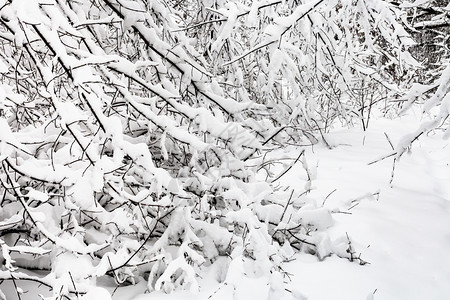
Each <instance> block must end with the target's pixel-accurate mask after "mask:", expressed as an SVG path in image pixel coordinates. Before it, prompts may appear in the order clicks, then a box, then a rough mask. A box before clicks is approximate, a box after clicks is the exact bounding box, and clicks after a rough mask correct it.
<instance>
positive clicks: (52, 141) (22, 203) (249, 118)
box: [0, 0, 408, 298]
mask: <svg viewBox="0 0 450 300" xmlns="http://www.w3.org/2000/svg"><path fill="white" fill-rule="evenodd" d="M207 2H208V1H205V3H201V2H189V1H188V2H186V3H185V4H183V5H185V6H182V7H181V8H177V6H179V5H180V2H178V1H177V2H176V4H175V3H172V2H170V1H145V0H136V1H128V0H95V1H78V0H76V1H75V0H74V1H72V0H13V1H1V2H0V14H1V15H0V39H1V41H2V43H1V48H2V49H1V52H0V73H1V78H0V80H1V81H0V115H1V118H0V129H1V130H0V161H1V168H0V183H1V187H0V192H1V194H2V200H1V207H0V229H1V234H0V245H1V248H2V254H1V257H2V260H3V266H2V267H1V270H0V280H3V279H13V280H34V281H37V282H40V283H42V284H44V285H46V286H49V287H50V288H52V289H53V291H54V296H55V298H59V297H60V296H61V295H66V296H67V297H70V296H71V295H79V294H85V293H87V294H86V296H87V295H89V294H91V295H97V294H98V293H101V292H98V290H96V289H94V288H93V286H95V282H96V279H97V278H99V277H101V276H105V275H107V276H111V277H113V278H114V279H115V280H116V282H117V283H118V284H125V283H135V282H136V281H139V280H147V282H148V284H147V286H148V290H149V291H152V290H163V291H165V292H170V291H172V290H174V289H177V288H187V289H190V290H194V291H195V290H197V289H198V283H197V281H196V272H197V271H198V269H199V267H200V266H205V265H206V266H208V265H210V264H212V263H213V262H214V261H216V260H217V259H218V258H219V257H221V256H228V257H230V258H231V262H230V263H229V269H230V272H229V274H228V275H227V276H226V279H225V280H232V277H233V276H234V275H233V274H234V273H235V272H239V270H240V268H246V269H245V273H246V274H255V275H258V274H263V273H267V272H269V271H271V270H272V271H280V270H281V269H280V266H281V263H282V262H283V260H285V259H286V258H288V257H289V256H290V255H291V254H292V248H294V249H297V250H300V251H307V252H310V253H314V254H316V255H317V256H318V257H319V258H321V259H323V258H324V257H326V256H327V255H330V253H331V252H333V246H332V245H331V243H330V241H329V239H328V238H327V236H326V233H325V230H326V228H327V227H329V226H331V225H332V218H331V215H330V212H329V211H328V210H326V209H324V208H320V207H316V206H315V204H314V202H313V201H308V199H307V198H305V197H304V195H305V193H304V192H303V191H294V190H293V189H292V188H281V187H278V186H276V183H277V182H276V181H277V180H278V179H279V177H280V176H276V175H275V176H276V177H274V178H273V179H271V180H268V182H261V181H258V180H256V176H255V173H256V171H257V170H258V169H262V168H264V166H265V164H266V162H265V161H264V156H259V154H260V153H262V152H263V151H265V150H267V149H270V148H271V147H273V146H274V143H278V144H281V145H283V144H284V143H289V142H295V143H297V142H298V141H299V140H301V139H302V138H304V137H306V139H307V140H308V141H309V142H310V143H311V142H312V143H315V142H317V141H318V139H319V137H320V135H319V136H318V133H317V131H322V129H323V130H325V129H326V128H328V127H329V126H330V125H331V123H330V122H332V121H333V120H334V119H336V118H343V119H346V120H347V119H348V120H350V119H351V118H352V116H351V112H353V114H354V115H356V116H357V117H360V116H361V117H362V116H363V114H362V111H364V110H365V108H364V107H358V106H355V105H356V104H355V101H356V100H355V99H356V98H354V97H350V96H351V94H352V93H353V92H354V89H355V88H357V87H359V86H360V84H361V83H360V82H361V81H358V82H357V83H356V84H354V82H353V81H354V80H369V79H370V78H373V79H374V80H376V81H378V82H385V81H384V80H385V78H384V77H381V76H388V75H387V74H388V73H383V72H378V71H377V72H375V71H374V72H373V73H372V71H371V70H369V69H367V65H369V64H370V63H371V62H372V61H376V62H379V63H380V64H381V65H382V66H384V65H385V64H386V62H389V63H392V60H394V61H395V59H394V58H393V57H392V56H390V54H389V53H391V52H392V51H397V52H396V53H397V54H398V55H399V57H400V60H399V61H403V58H405V57H406V58H408V55H407V52H406V50H405V49H406V48H401V46H407V45H408V43H405V42H404V41H403V39H404V36H403V34H404V32H403V31H402V27H399V25H398V23H397V22H396V20H397V17H399V16H397V15H395V14H394V13H392V11H393V10H392V7H390V6H389V5H388V4H386V2H384V1H365V2H363V3H364V5H363V4H361V1H358V2H355V3H353V2H352V1H323V0H320V1H307V2H306V3H298V2H296V1H287V2H282V3H281V2H280V1H273V2H252V4H251V5H250V3H247V4H248V5H246V3H244V2H242V3H239V2H226V3H225V2H220V1H218V2H215V3H213V4H211V3H209V4H208V3H207ZM219 2H220V3H219ZM205 11H208V13H206V12H205ZM209 13H211V14H209ZM195 14H198V15H199V16H202V15H203V16H204V22H205V23H204V24H195V25H192V24H191V25H192V26H191V25H186V24H184V22H185V21H186V20H188V21H192V20H193V18H192V16H193V15H195ZM215 14H219V15H222V19H220V20H217V19H209V18H210V17H211V16H212V15H215ZM355 15H357V16H358V18H359V19H358V20H362V21H364V20H366V21H367V22H363V25H364V26H363V28H360V29H356V28H355V26H357V25H355V23H348V22H349V20H353V19H352V18H353V17H354V16H355ZM202 18H203V17H202ZM375 19H376V20H377V21H376V22H375ZM352 22H353V21H352ZM355 22H356V21H355ZM207 24H214V26H217V32H214V31H208V30H204V27H203V26H204V25H207ZM258 24H259V25H258ZM387 24H389V26H388V27H387ZM374 25H376V26H375V27H374ZM377 26H378V27H377ZM391 26H393V27H391ZM193 28H195V29H196V30H195V31H194V33H195V34H192V32H190V30H191V29H193ZM199 28H203V29H201V30H200V29H199ZM387 28H388V29H387ZM202 30H204V31H202ZM248 32H252V34H247V33H248ZM373 32H381V33H380V34H381V36H382V37H384V38H385V39H386V42H385V45H388V46H389V49H387V50H383V51H384V52H382V53H380V52H377V51H379V50H380V44H379V43H375V42H373V40H371V39H369V37H370V38H372V39H375V38H377V36H378V35H373V34H374V33H373ZM372 35H373V36H372ZM356 37H358V38H356ZM388 37H389V38H391V39H388ZM224 48H226V49H227V51H223V50H222V49H224ZM401 49H403V50H401ZM381 54H383V55H384V56H383V55H381ZM402 55H403V56H402ZM381 56H382V57H383V59H381ZM360 64H363V65H362V66H360ZM381 69H383V68H381ZM388 87H389V88H390V89H391V90H395V89H394V88H391V86H388ZM358 109H361V113H358V111H357V110H358ZM264 147H265V148H264ZM301 155H302V154H300V155H299V158H300V156H301ZM303 158H304V157H303ZM297 160H298V159H297ZM303 165H304V166H305V170H307V171H308V168H307V164H306V161H304V162H303ZM308 172H309V171H308ZM282 174H283V173H282ZM282 174H281V175H282ZM307 190H308V188H307ZM309 202H311V203H309ZM336 249H337V248H336ZM242 262H245V263H244V264H243V265H241V264H242ZM18 268H28V269H44V270H48V271H50V272H49V274H48V275H47V276H46V277H37V276H31V275H27V274H25V273H22V272H21V271H20V269H18ZM92 297H95V296H92Z"/></svg>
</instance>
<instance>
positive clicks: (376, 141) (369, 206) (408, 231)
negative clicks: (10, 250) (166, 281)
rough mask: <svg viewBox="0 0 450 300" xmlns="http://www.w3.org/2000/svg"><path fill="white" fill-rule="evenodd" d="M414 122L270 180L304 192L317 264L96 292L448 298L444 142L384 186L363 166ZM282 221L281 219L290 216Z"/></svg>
mask: <svg viewBox="0 0 450 300" xmlns="http://www.w3.org/2000/svg"><path fill="white" fill-rule="evenodd" d="M419 122H420V121H419V120H417V117H414V116H411V115H410V116H406V117H403V118H402V119H399V120H391V121H389V120H377V121H374V126H373V127H372V128H369V130H368V131H366V132H362V131H360V130H358V129H350V130H348V129H342V130H337V131H335V132H332V133H330V134H328V135H327V136H326V138H327V139H328V142H329V144H330V145H331V146H332V149H329V148H327V147H325V146H324V145H316V146H314V147H309V148H303V149H304V150H305V154H304V155H305V156H306V157H307V158H308V162H309V167H310V169H311V170H312V169H314V171H311V173H313V174H315V176H313V178H312V180H311V181H310V180H308V175H307V173H306V171H305V168H304V164H303V163H302V162H297V163H296V164H295V165H294V166H293V167H292V168H291V169H290V170H289V171H288V172H287V173H286V174H285V176H283V177H282V179H280V180H281V181H282V183H283V184H285V185H289V186H290V187H291V188H292V189H294V190H295V189H299V190H302V189H303V188H304V186H305V185H311V190H310V192H309V193H307V194H304V195H302V196H300V198H299V199H301V201H304V202H305V203H309V207H308V206H306V205H305V206H303V209H302V210H303V211H304V214H303V217H304V218H308V216H309V215H308V212H310V215H311V214H312V215H314V218H313V219H310V220H311V222H312V223H314V224H315V225H316V226H317V227H319V229H320V228H321V227H320V226H321V225H322V226H324V227H329V226H330V225H331V223H332V224H333V225H332V226H331V227H329V228H328V229H327V230H320V232H322V233H321V234H322V235H325V236H326V238H325V239H322V241H326V242H322V243H323V247H325V244H326V245H327V246H326V247H330V248H332V249H333V250H334V252H333V253H328V254H327V255H325V257H323V258H322V259H319V258H318V257H317V256H314V255H310V254H307V253H301V254H295V251H293V249H289V248H290V247H288V248H285V249H284V250H285V253H286V254H287V255H288V256H289V259H290V261H289V262H287V263H284V264H283V273H277V272H274V273H267V274H255V273H253V272H254V270H255V268H254V265H253V264H254V262H252V261H251V260H249V259H246V258H245V257H243V256H237V257H232V256H224V257H222V258H220V259H217V260H216V261H215V262H214V263H213V264H212V265H202V266H201V267H200V268H198V269H197V270H196V272H197V280H198V282H199V285H200V289H199V290H198V291H194V292H193V291H191V292H189V291H184V292H183V291H175V292H174V293H172V294H164V293H163V292H153V293H150V294H145V293H146V291H147V282H146V281H145V280H141V281H140V282H139V283H138V284H137V285H134V286H125V287H120V288H118V289H116V287H115V284H114V282H113V281H112V280H111V279H108V278H106V277H105V278H101V279H99V280H97V285H98V286H99V287H102V288H106V289H107V290H109V292H110V293H113V299H117V300H119V299H120V300H122V299H123V300H125V299H136V300H138V299H139V300H147V299H169V300H172V299H208V298H209V299H266V298H268V299H306V298H307V299H311V300H314V299H317V300H319V299H349V300H352V299H355V300H356V299H372V298H371V297H374V299H445V298H446V296H448V295H449V293H450V288H449V286H448V282H449V280H450V271H449V270H450V262H449V259H448V253H449V252H450V241H449V239H448V237H449V236H450V218H449V216H450V188H449V187H450V185H449V182H450V175H449V172H448V170H449V168H450V154H449V153H450V152H449V151H448V149H449V148H448V147H449V145H448V141H445V140H443V139H442V133H441V132H440V131H433V132H430V133H429V134H428V135H427V136H424V137H422V138H421V139H420V140H419V142H418V143H416V144H414V146H413V148H412V151H411V153H410V154H405V155H404V156H402V158H401V159H400V161H399V162H398V163H397V165H396V167H395V170H394V176H393V178H392V167H393V158H391V159H385V160H382V161H380V162H377V163H374V164H369V163H371V162H373V161H374V160H377V159H378V158H380V157H382V156H384V155H386V154H388V153H389V152H390V151H392V149H391V146H390V143H389V140H390V141H391V142H392V144H393V145H395V144H396V143H398V142H400V141H401V139H402V138H403V137H404V135H405V134H407V133H409V132H411V131H413V130H414V129H415V128H416V127H417V124H418V123H419ZM375 125H376V126H375ZM387 137H388V138H389V140H388V138H387ZM301 150H302V149H298V148H291V149H289V151H286V152H285V153H284V155H285V157H290V158H292V159H295V158H296V156H297V155H298V152H299V151H301ZM260 175H263V174H260ZM314 207H320V208H321V207H323V209H324V210H326V211H329V212H331V215H330V216H331V217H330V216H328V215H327V216H326V217H323V216H322V217H321V216H320V214H321V210H318V211H317V210H314V209H312V208H314ZM305 212H306V213H305ZM285 215H286V218H287V219H288V218H289V216H290V213H289V212H287V213H286V214H285ZM319 223H320V224H319ZM327 243H328V244H327ZM347 250H348V251H350V252H351V253H352V257H353V258H354V261H353V262H351V261H350V260H349V259H348V258H347V259H342V258H340V257H339V256H341V255H340V254H339V253H341V254H342V253H347V254H348V252H346V251H347ZM340 251H341V252H340ZM347 257H348V256H347ZM61 259H64V260H65V264H64V265H65V268H67V269H68V270H70V271H71V272H72V276H77V274H83V273H84V270H83V268H85V267H86V265H83V261H84V260H83V259H81V258H80V257H77V258H75V257H73V256H72V257H68V256H67V255H66V256H64V257H62V258H61ZM361 262H364V263H363V264H361ZM87 266H89V264H88V265H87ZM61 272H63V270H62V269H61ZM30 274H34V273H33V272H32V273H30ZM42 275H43V274H42V273H41V274H40V276H42ZM17 284H18V285H20V286H22V289H23V290H24V291H27V293H25V294H23V295H22V299H35V295H36V294H37V293H42V294H44V295H51V294H52V293H51V292H50V291H49V290H48V288H46V287H42V286H41V287H40V288H39V289H37V284H32V283H24V282H23V281H17ZM2 287H6V289H5V288H2V289H3V290H4V292H6V295H7V299H15V297H17V296H16V292H15V290H14V286H13V284H12V283H11V282H9V283H4V284H3V285H2ZM100 293H102V290H101V289H99V290H92V291H91V296H92V297H91V298H90V297H88V296H85V298H80V299H105V298H104V297H101V296H100V295H101V294H100ZM302 297H303V298H302Z"/></svg>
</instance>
